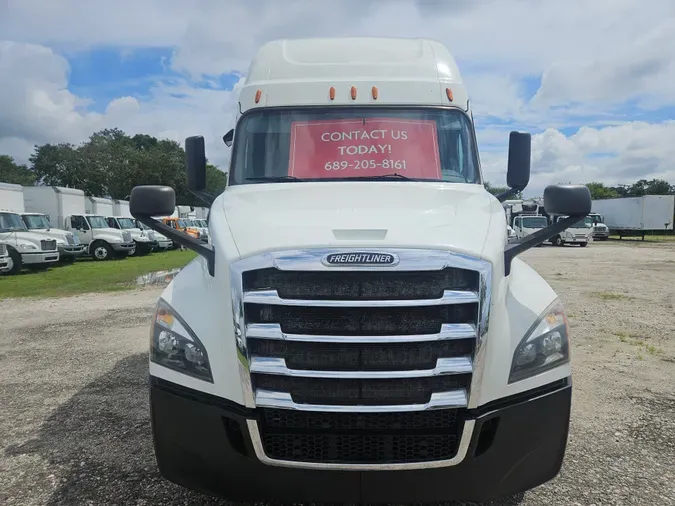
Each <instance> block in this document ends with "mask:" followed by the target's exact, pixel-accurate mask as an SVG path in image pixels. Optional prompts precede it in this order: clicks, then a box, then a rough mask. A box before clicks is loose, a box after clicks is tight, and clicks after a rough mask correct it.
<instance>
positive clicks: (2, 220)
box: [0, 213, 26, 232]
mask: <svg viewBox="0 0 675 506" xmlns="http://www.w3.org/2000/svg"><path fill="white" fill-rule="evenodd" d="M25 231H26V224H25V223H24V222H23V220H22V219H21V216H19V215H18V214H15V213H0V232H25Z"/></svg>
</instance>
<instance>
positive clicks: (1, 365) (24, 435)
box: [0, 243, 675, 506]
mask: <svg viewBox="0 0 675 506" xmlns="http://www.w3.org/2000/svg"><path fill="white" fill-rule="evenodd" d="M522 258H524V259H525V260H526V261H527V262H528V263H529V264H530V265H532V266H533V267H534V268H535V269H537V270H538V271H539V272H540V273H541V274H542V275H543V276H544V277H545V278H546V279H547V280H548V281H549V282H550V283H551V284H552V285H553V287H554V288H555V289H556V290H557V291H558V293H559V294H560V295H561V297H562V298H563V300H564V302H565V304H566V307H567V310H568V313H569V316H570V320H571V327H572V331H573V334H572V335H573V361H574V362H573V363H574V365H573V369H574V398H573V417H572V428H571V433H570V440H569V446H568V451H567V455H566V458H565V464H564V467H563V470H562V472H561V474H560V475H559V476H558V477H557V478H556V479H555V480H553V481H552V482H550V483H547V484H545V485H543V486H541V487H539V488H538V489H535V490H533V491H530V492H528V493H527V494H525V495H524V497H518V498H514V499H510V500H506V501H502V502H499V503H497V504H499V505H501V506H510V505H515V504H521V505H524V506H530V505H537V506H539V505H560V506H566V505H570V506H571V505H584V506H586V505H589V506H590V505H598V506H599V505H649V506H665V505H675V392H674V390H675V388H674V385H675V316H674V315H675V244H672V243H671V244H662V245H649V244H618V243H594V244H593V245H591V246H590V247H589V248H585V249H582V248H578V247H571V246H570V247H564V248H553V247H546V246H544V247H541V248H536V249H534V250H531V251H528V252H527V253H525V254H524V255H523V257H522ZM159 294H160V290H159V289H157V288H148V289H139V290H137V291H133V292H127V293H121V294H114V295H87V296H78V297H70V298H64V299H49V300H46V301H28V302H27V301H16V300H14V301H12V300H8V301H4V302H0V321H2V326H0V504H3V505H6V506H13V505H21V506H31V505H61V504H73V505H90V504H91V505H97V506H98V505H107V504H124V505H147V506H150V505H184V504H206V505H209V504H225V503H223V502H219V501H217V500H215V499H212V498H207V497H204V496H201V495H199V494H195V493H192V492H190V491H187V490H184V489H181V488H179V487H177V486H174V485H172V484H170V483H168V482H166V481H164V480H163V479H162V478H161V477H160V476H159V475H158V473H157V470H156V467H155V461H154V454H153V449H152V440H151V434H150V427H149V415H148V398H147V396H148V393H147V380H146V379H147V355H146V350H147V343H148V323H149V322H148V320H149V317H150V315H151V310H152V307H153V305H154V302H155V301H156V299H157V297H158V295H159Z"/></svg>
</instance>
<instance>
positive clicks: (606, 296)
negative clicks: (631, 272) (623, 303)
mask: <svg viewBox="0 0 675 506" xmlns="http://www.w3.org/2000/svg"><path fill="white" fill-rule="evenodd" d="M592 295H593V296H594V297H597V298H598V299H602V300H627V299H630V298H631V297H629V296H628V295H624V294H622V293H615V292H593V294H592Z"/></svg>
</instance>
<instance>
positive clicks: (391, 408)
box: [255, 389, 467, 413]
mask: <svg viewBox="0 0 675 506" xmlns="http://www.w3.org/2000/svg"><path fill="white" fill-rule="evenodd" d="M255 397H256V404H257V405H258V406H259V407H261V408H281V409H293V410H296V411H325V412H328V413H340V412H342V413H396V412H406V411H426V410H430V409H451V408H464V407H466V405H467V395H466V390H464V389H457V390H452V391H449V392H439V393H433V394H431V399H430V400H429V402H427V403H425V404H392V405H379V404H378V405H376V406H370V405H363V404H359V405H335V404H301V403H297V402H294V401H293V398H292V397H291V394H290V393H287V392H272V391H269V390H257V391H256V396H255Z"/></svg>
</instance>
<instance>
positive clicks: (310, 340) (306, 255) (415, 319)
mask: <svg viewBox="0 0 675 506" xmlns="http://www.w3.org/2000/svg"><path fill="white" fill-rule="evenodd" d="M293 254H297V255H298V256H297V260H295V262H296V263H297V267H295V268H294V267H292V264H293V261H289V258H290V257H291V256H292V255H288V254H285V253H280V254H279V257H278V258H280V259H283V263H284V266H283V268H277V267H270V265H264V264H265V263H266V262H268V260H266V259H262V260H261V259H247V260H248V264H247V265H251V266H255V267H252V268H249V269H246V268H244V269H242V270H241V271H238V274H235V276H233V282H234V283H240V285H239V287H238V289H239V290H241V299H242V306H241V309H242V319H241V320H240V321H239V325H241V326H242V333H243V338H244V339H243V342H244V343H245V346H244V351H245V354H246V357H247V359H248V361H249V372H250V386H251V390H252V392H253V398H254V402H255V404H256V405H257V407H258V408H260V409H261V412H262V414H263V416H262V419H261V421H260V422H259V424H258V429H259V435H260V441H261V445H262V447H263V449H264V453H265V455H266V456H267V457H268V458H270V459H276V460H294V461H299V462H307V463H312V462H323V463H341V464H350V463H354V464H364V463H371V464H372V463H374V464H388V463H400V462H424V461H429V460H445V459H451V458H453V457H454V456H455V455H456V453H457V449H458V447H459V441H460V438H461V435H462V430H463V427H464V421H463V413H464V409H465V408H466V405H467V399H468V395H469V391H470V387H471V380H472V376H473V360H474V356H475V352H476V350H475V348H476V336H477V332H478V331H479V326H480V310H481V293H482V291H484V290H485V286H486V283H485V279H484V278H483V277H482V275H483V274H484V273H485V272H486V271H485V270H484V264H483V263H481V262H480V261H478V260H473V259H467V258H466V257H461V258H460V259H458V260H457V264H458V265H460V266H462V268H460V267H449V266H448V265H453V264H452V262H451V261H448V260H449V257H450V255H449V254H448V255H447V257H441V255H439V254H438V252H426V251H425V252H417V253H415V255H417V256H415V257H414V258H413V257H412V256H410V255H409V256H407V257H406V252H401V251H400V250H399V255H400V263H399V264H397V265H396V267H395V268H391V267H385V268H382V267H381V266H380V267H379V268H378V267H377V266H374V267H372V266H371V267H368V268H364V269H360V270H349V269H348V268H347V269H345V268H342V269H341V268H337V269H336V268H334V267H326V266H324V265H322V264H321V263H320V262H318V261H316V259H317V257H316V256H314V257H313V256H312V255H313V252H312V251H311V250H310V251H307V252H300V253H298V252H293ZM271 255H272V256H273V255H274V254H271ZM434 255H435V256H434ZM267 258H269V257H267ZM312 258H313V259H314V260H311V259H312ZM429 258H432V262H433V261H434V259H435V261H436V264H434V265H435V267H431V268H430V269H429V270H420V268H419V267H420V265H424V264H426V263H429ZM243 262H245V261H243ZM439 264H440V266H438V265H439ZM242 265H243V264H242ZM406 265H410V266H411V267H412V268H410V269H408V270H406ZM467 265H469V266H475V267H476V268H475V269H468V268H464V267H465V266H467ZM237 275H239V276H240V277H239V278H237ZM235 286H236V285H235Z"/></svg>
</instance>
